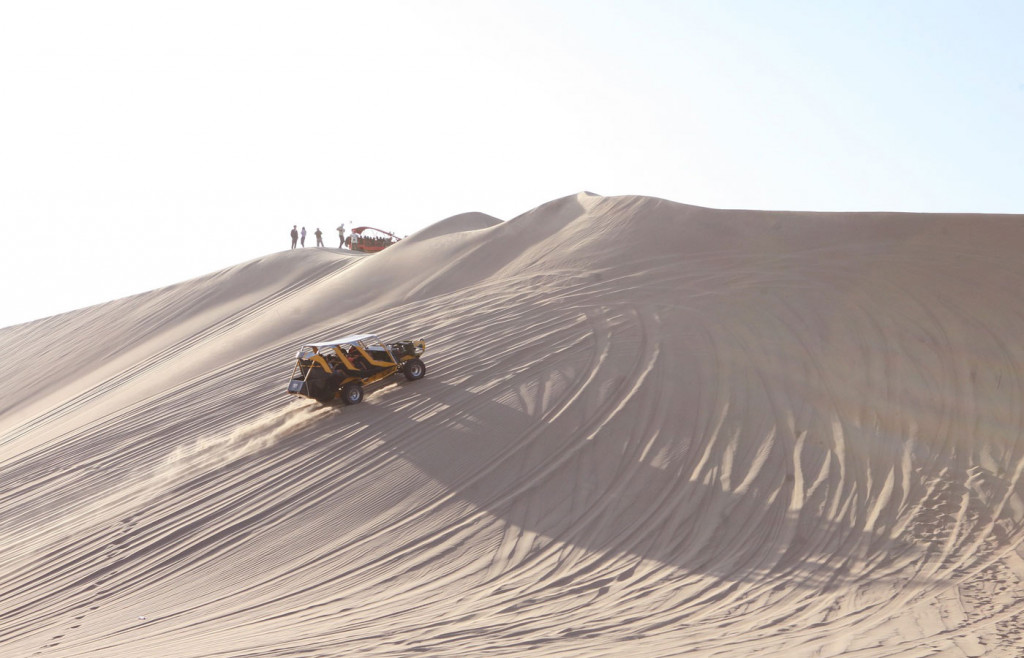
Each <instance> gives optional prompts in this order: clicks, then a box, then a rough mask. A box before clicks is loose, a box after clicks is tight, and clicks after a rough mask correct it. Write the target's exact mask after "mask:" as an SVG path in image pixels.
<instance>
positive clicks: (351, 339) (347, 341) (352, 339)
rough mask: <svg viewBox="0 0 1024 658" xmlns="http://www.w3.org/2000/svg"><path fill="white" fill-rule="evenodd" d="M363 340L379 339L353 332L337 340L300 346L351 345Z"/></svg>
mask: <svg viewBox="0 0 1024 658" xmlns="http://www.w3.org/2000/svg"><path fill="white" fill-rule="evenodd" d="M364 340H372V341H379V340H380V339H379V338H377V336H376V335H374V334H353V335H351V336H342V337H341V338H339V339H337V340H329V341H326V342H323V343H306V344H305V345H303V346H302V347H303V348H306V347H315V348H317V349H320V348H322V347H335V346H337V345H351V344H352V343H358V342H360V341H364Z"/></svg>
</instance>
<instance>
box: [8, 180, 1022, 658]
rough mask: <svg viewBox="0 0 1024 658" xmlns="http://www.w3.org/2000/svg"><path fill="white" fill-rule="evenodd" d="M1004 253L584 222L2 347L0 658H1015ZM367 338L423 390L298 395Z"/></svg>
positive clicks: (74, 320) (1018, 317)
mask: <svg viewBox="0 0 1024 658" xmlns="http://www.w3.org/2000/svg"><path fill="white" fill-rule="evenodd" d="M1022 247H1024V218H1022V217H1021V216H1006V215H1003V216H999V215H916V214H896V213H800V212H768V211H738V210H716V209H708V208H700V207H696V206H689V205H685V204H679V203H675V202H671V201H667V200H663V199H655V198H649V197H638V196H623V197H602V196H599V195H594V194H591V193H580V194H577V195H572V196H567V197H564V198H562V199H556V200H554V201H551V202H549V203H547V204H544V205H542V206H539V207H538V208H536V209H534V210H531V211H529V212H527V213H524V214H523V215H520V216H518V217H516V218H513V219H510V220H508V221H505V222H499V221H498V220H496V219H494V218H492V217H489V216H486V215H483V214H480V213H467V214H464V215H457V216H455V217H453V218H449V219H448V220H443V221H442V222H439V223H438V224H435V225H434V226H432V227H428V228H427V229H424V230H423V231H420V232H418V233H417V234H415V235H413V236H411V237H410V238H409V239H408V240H406V241H403V242H402V243H399V244H398V245H396V246H394V247H392V248H389V249H387V250H385V251H383V252H381V253H379V254H375V255H372V256H357V255H353V256H349V255H342V254H338V253H337V252H327V251H317V250H302V251H293V252H282V253H278V254H271V255H268V256H266V257H264V258H261V259H257V260H255V261H252V262H250V263H245V264H241V265H239V266H236V267H234V268H229V269H227V270H224V271H222V272H218V273H214V274H211V275H209V276H207V277H202V278H199V279H195V280H192V281H188V282H184V283H182V284H179V285H177V286H172V287H170V288H166V289H161V290H156V291H153V292H150V293H146V294H143V295H138V296H135V297H132V298H128V299H125V300H118V301H115V302H111V303H109V304H105V305H100V306H97V307H92V308H88V309H82V310H80V311H76V312H73V313H69V314H64V315H62V316H57V317H55V318H48V319H45V320H40V321H37V322H34V323H27V324H24V325H18V326H15V327H9V328H5V329H0V343H2V344H3V346H4V350H3V358H2V360H0V373H2V374H3V375H4V377H3V378H0V391H2V395H0V400H2V402H0V483H2V484H0V519H2V528H3V532H2V535H0V600H2V601H4V603H5V605H4V606H3V609H2V610H0V647H3V648H4V652H5V654H7V653H9V654H10V655H25V656H30V655H43V656H78V655H102V656H126V657H127V656H140V655H147V656H161V655H168V656H170V655H174V656H197V657H198V656H208V655H222V656H271V655H321V656H345V655H369V656H372V655H406V654H410V653H414V652H415V653H424V654H426V655H433V656H467V655H489V654H500V655H518V654H524V653H531V654H535V655H547V654H562V655H595V656H597V655H649V656H669V655H709V656H710V655H715V656H749V655H781V654H785V655H794V656H804V655H806V656H812V655H813V656H831V655H863V656H876V655H918V654H919V653H920V654H921V655H923V654H924V653H930V654H934V653H939V654H941V655H948V656H978V655H986V656H1015V655H1017V653H1016V652H1017V651H1018V647H1019V646H1022V645H1024V586H1022V585H1024V549H1022V548H1021V545H1022V542H1024V484H1022V482H1021V476H1022V473H1024V438H1022V437H1024V420H1022V418H1024V406H1022V400H1024V366H1022V364H1024V353H1022V352H1024V347H1022V343H1021V341H1020V339H1019V337H1020V336H1022V335H1024V312H1022V311H1021V310H1020V308H1021V305H1020V302H1019V296H1020V290H1022V289H1024V261H1022V259H1021V258H1020V257H1019V253H1020V252H1021V248H1022ZM357 331H358V332H362V331H373V332H378V333H380V334H381V335H382V336H385V337H387V338H393V339H399V338H424V339H426V341H427V348H428V349H427V353H426V354H425V356H424V360H425V362H426V364H427V369H428V374H427V376H426V378H425V379H423V380H421V381H418V382H409V383H406V382H404V381H403V382H402V383H397V384H389V385H388V386H386V387H384V388H383V389H381V390H378V391H375V392H372V393H370V394H369V395H368V396H367V398H366V400H365V401H364V402H363V403H362V404H360V405H357V406H354V407H321V406H319V405H317V404H315V403H312V402H310V401H307V400H297V399H290V398H289V397H288V396H287V395H286V394H285V384H286V381H285V380H286V379H287V377H288V375H289V373H290V371H291V366H292V358H293V355H294V352H295V349H296V347H297V346H298V345H299V344H301V343H302V342H304V341H307V340H311V339H318V338H319V339H326V338H330V337H333V336H337V335H341V334H346V333H353V332H357ZM36 344H44V345H74V350H73V352H74V354H75V357H76V364H75V368H73V369H70V370H69V371H67V372H61V373H60V376H55V377H53V378H38V379H33V378H30V377H29V378H26V377H24V376H22V374H23V373H26V372H29V371H31V370H32V368H33V365H34V364H35V363H36V361H35V359H36V357H35V356H34V355H33V354H32V353H31V346H32V345H36Z"/></svg>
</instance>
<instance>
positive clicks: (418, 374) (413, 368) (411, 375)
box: [402, 359, 427, 382]
mask: <svg viewBox="0 0 1024 658" xmlns="http://www.w3.org/2000/svg"><path fill="white" fill-rule="evenodd" d="M402 372H403V373H405V378H406V379H408V380H409V381H411V382H412V381H416V380H417V379H422V378H423V375H425V374H427V366H425V365H423V362H422V361H420V360H419V359H409V360H408V361H406V362H405V365H404V366H402Z"/></svg>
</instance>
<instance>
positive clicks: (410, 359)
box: [288, 334, 427, 404]
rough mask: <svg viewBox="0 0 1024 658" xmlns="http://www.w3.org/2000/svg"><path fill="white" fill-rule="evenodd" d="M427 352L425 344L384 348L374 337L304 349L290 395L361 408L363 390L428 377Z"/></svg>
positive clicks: (348, 338)
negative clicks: (393, 378)
mask: <svg viewBox="0 0 1024 658" xmlns="http://www.w3.org/2000/svg"><path fill="white" fill-rule="evenodd" d="M425 349H426V343H424V341H422V340H402V341H398V342H396V343H387V344H385V343H383V342H381V340H380V339H379V338H377V337H376V336H374V335H372V334H360V335H357V336H345V337H344V338H340V339H338V340H335V341H330V342H326V343H310V344H309V345H303V346H302V347H301V348H300V349H299V352H298V354H296V355H295V367H294V368H292V378H291V381H290V382H288V392H289V393H291V394H293V395H302V396H304V397H308V398H313V399H315V400H318V401H320V402H323V403H325V404H326V403H329V402H333V401H334V400H336V399H338V398H340V399H341V401H342V402H344V403H345V404H359V403H360V402H362V401H363V387H364V386H370V385H371V384H376V383H378V382H381V381H384V380H385V379H387V378H388V377H391V376H392V375H397V374H398V373H402V374H403V375H405V378H406V379H408V380H409V381H415V380H417V379H421V378H422V377H423V375H425V374H426V373H427V367H426V366H425V365H423V361H421V360H420V355H422V354H423V351H424V350H425Z"/></svg>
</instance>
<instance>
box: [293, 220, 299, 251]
mask: <svg viewBox="0 0 1024 658" xmlns="http://www.w3.org/2000/svg"><path fill="white" fill-rule="evenodd" d="M298 242H299V231H298V228H297V227H296V226H295V225H294V224H292V249H294V248H295V245H296V244H298Z"/></svg>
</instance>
